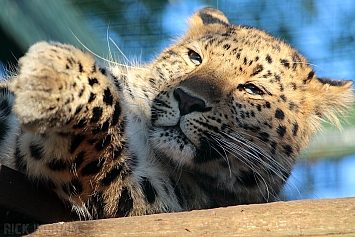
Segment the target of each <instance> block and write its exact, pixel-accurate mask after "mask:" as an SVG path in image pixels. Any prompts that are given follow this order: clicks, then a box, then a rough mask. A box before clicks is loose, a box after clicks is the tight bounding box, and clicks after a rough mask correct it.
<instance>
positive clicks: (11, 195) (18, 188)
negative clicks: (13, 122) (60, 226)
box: [0, 164, 78, 234]
mask: <svg viewBox="0 0 355 237" xmlns="http://www.w3.org/2000/svg"><path fill="white" fill-rule="evenodd" d="M0 190H1V193H0V211H1V212H2V213H4V212H16V213H18V214H19V215H18V216H19V218H20V217H21V215H22V216H27V217H29V219H31V220H33V221H36V222H37V223H53V222H58V221H73V220H78V217H77V215H75V214H74V213H72V212H71V211H70V209H68V208H67V207H65V206H64V204H63V203H62V202H61V201H60V200H59V199H58V197H57V196H56V195H55V194H54V193H51V192H49V191H48V190H47V189H46V188H45V187H43V186H41V185H40V184H38V185H36V184H33V183H31V182H30V181H29V180H28V179H27V178H26V177H25V175H23V174H21V173H19V172H17V171H14V170H12V169H10V168H8V167H6V166H2V165H1V164H0ZM2 219H5V220H1V221H2V222H6V221H7V220H6V218H4V217H3V218H2ZM11 221H16V220H11ZM0 234H1V233H0Z"/></svg>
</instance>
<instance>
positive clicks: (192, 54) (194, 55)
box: [187, 49, 202, 66]
mask: <svg viewBox="0 0 355 237" xmlns="http://www.w3.org/2000/svg"><path fill="white" fill-rule="evenodd" d="M187 55H188V56H189V58H190V60H191V62H192V63H193V64H195V65H196V66H198V65H200V64H201V63H202V58H201V56H200V55H199V54H198V53H196V52H195V51H193V50H191V49H190V50H189V52H187Z"/></svg>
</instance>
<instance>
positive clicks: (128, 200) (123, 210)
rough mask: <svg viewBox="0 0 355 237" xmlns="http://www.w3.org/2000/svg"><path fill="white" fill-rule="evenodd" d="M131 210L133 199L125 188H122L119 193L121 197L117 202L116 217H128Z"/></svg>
mask: <svg viewBox="0 0 355 237" xmlns="http://www.w3.org/2000/svg"><path fill="white" fill-rule="evenodd" d="M132 208H133V199H132V196H131V193H130V192H129V190H128V188H127V187H124V188H123V189H122V192H121V197H120V199H119V200H118V208H117V213H116V217H125V216H128V214H129V213H130V211H131V210H132Z"/></svg>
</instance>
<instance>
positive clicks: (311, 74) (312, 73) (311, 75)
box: [303, 71, 315, 84]
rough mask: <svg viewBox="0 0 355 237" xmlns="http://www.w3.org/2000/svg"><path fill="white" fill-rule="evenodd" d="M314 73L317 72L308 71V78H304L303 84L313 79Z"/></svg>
mask: <svg viewBox="0 0 355 237" xmlns="http://www.w3.org/2000/svg"><path fill="white" fill-rule="evenodd" d="M314 74H315V72H314V71H310V72H309V73H308V76H307V78H306V79H304V80H303V84H307V83H308V82H309V81H310V80H312V78H313V76H314Z"/></svg>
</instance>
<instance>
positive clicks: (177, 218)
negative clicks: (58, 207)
mask: <svg viewBox="0 0 355 237" xmlns="http://www.w3.org/2000/svg"><path fill="white" fill-rule="evenodd" d="M63 235H66V236H74V235H75V236H76V237H81V236H83V237H84V236H354V235H355V198H344V199H323V200H303V201H290V202H276V203H268V204H255V205H240V206H235V207H227V208H217V209H210V210H199V211H191V212H182V213H165V214H157V215H149V216H138V217H126V218H118V219H106V220H95V221H81V222H80V221H76V222H66V223H65V222H62V223H56V224H47V225H41V226H38V229H37V230H36V231H35V232H33V233H32V234H30V235H29V236H63Z"/></svg>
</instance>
